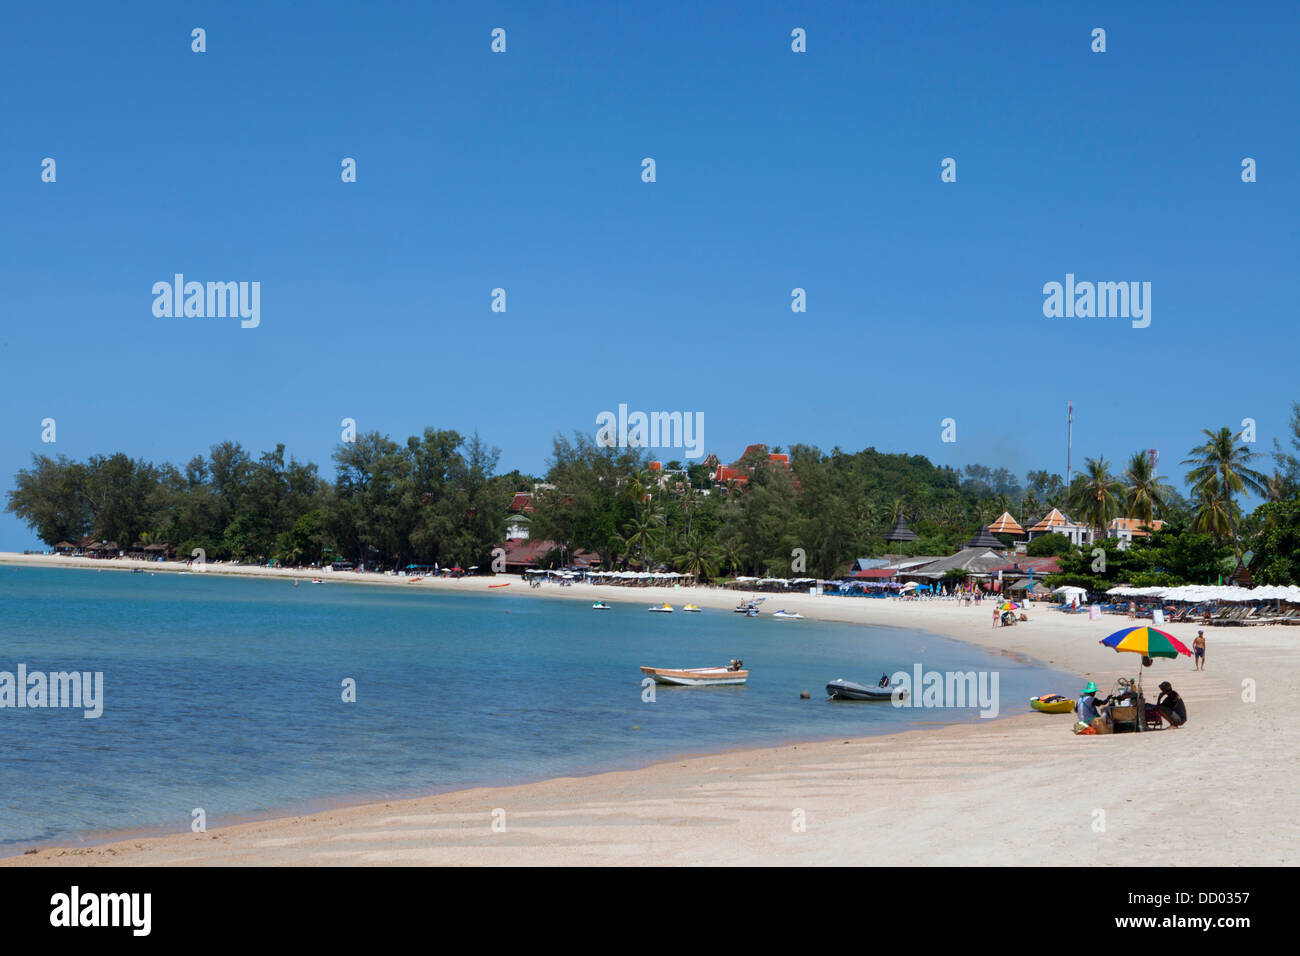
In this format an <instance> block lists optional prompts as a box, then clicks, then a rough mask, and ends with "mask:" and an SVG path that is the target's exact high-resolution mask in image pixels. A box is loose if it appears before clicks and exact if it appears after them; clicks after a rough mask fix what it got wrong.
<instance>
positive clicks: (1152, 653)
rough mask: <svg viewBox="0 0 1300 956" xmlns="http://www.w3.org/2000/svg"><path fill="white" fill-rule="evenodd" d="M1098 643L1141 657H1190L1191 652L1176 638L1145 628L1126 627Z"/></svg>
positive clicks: (1152, 628)
mask: <svg viewBox="0 0 1300 956" xmlns="http://www.w3.org/2000/svg"><path fill="white" fill-rule="evenodd" d="M1098 643H1101V644H1104V645H1106V646H1107V647H1113V648H1115V650H1116V651H1130V652H1132V653H1134V654H1141V655H1142V656H1143V657H1169V658H1176V657H1178V655H1179V654H1186V655H1187V656H1188V657H1191V656H1192V652H1191V651H1189V650H1188V649H1187V646H1186V645H1185V644H1184V643H1183V642H1182V641H1180V640H1179V639H1178V638H1176V637H1174V636H1173V635H1172V634H1167V633H1165V632H1164V631H1161V630H1158V629H1156V628H1154V627H1147V626H1142V627H1126V628H1124V629H1123V630H1122V631H1116V632H1115V633H1114V634H1112V635H1111V636H1110V637H1108V638H1105V639H1104V640H1102V641H1099V642H1098Z"/></svg>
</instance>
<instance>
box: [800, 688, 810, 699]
mask: <svg viewBox="0 0 1300 956" xmlns="http://www.w3.org/2000/svg"><path fill="white" fill-rule="evenodd" d="M810 697H812V694H810V693H808V692H807V691H806V690H801V691H799V699H800V700H808V699H809V698H810Z"/></svg>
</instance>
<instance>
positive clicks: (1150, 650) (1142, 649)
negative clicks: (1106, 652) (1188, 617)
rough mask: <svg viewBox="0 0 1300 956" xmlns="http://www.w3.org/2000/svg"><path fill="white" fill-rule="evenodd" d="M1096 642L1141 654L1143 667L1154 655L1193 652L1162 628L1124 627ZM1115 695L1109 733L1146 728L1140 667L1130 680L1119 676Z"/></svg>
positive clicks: (1111, 708)
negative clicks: (1135, 675)
mask: <svg viewBox="0 0 1300 956" xmlns="http://www.w3.org/2000/svg"><path fill="white" fill-rule="evenodd" d="M1098 643H1100V644H1102V645H1103V646H1105V647H1111V648H1114V649H1115V651H1116V652H1117V653H1118V652H1120V651H1126V652H1128V653H1130V654H1140V655H1142V667H1143V668H1145V667H1149V666H1150V665H1151V663H1152V662H1153V661H1154V659H1155V658H1157V657H1166V658H1169V659H1170V660H1175V659H1177V657H1178V655H1180V654H1185V655H1187V656H1188V657H1191V656H1192V652H1191V651H1190V650H1188V649H1187V646H1186V645H1185V644H1183V642H1182V641H1180V640H1178V638H1176V637H1174V636H1173V635H1172V634H1168V633H1166V632H1165V631H1161V630H1158V629H1156V628H1154V627H1149V626H1142V627H1126V628H1124V629H1123V630H1119V631H1116V632H1115V633H1114V634H1112V635H1110V637H1107V638H1103V639H1102V640H1101V641H1099V642H1098ZM1113 696H1115V697H1116V698H1117V699H1116V700H1115V702H1114V703H1112V704H1111V706H1110V710H1109V713H1108V717H1109V720H1110V731H1111V733H1116V734H1123V733H1141V732H1143V731H1145V730H1148V729H1149V727H1148V725H1147V702H1146V697H1145V696H1144V694H1143V692H1142V670H1141V668H1139V670H1138V674H1137V677H1135V678H1134V679H1133V680H1132V681H1127V680H1124V679H1121V680H1120V682H1119V690H1118V692H1117V693H1116V694H1115V695H1113Z"/></svg>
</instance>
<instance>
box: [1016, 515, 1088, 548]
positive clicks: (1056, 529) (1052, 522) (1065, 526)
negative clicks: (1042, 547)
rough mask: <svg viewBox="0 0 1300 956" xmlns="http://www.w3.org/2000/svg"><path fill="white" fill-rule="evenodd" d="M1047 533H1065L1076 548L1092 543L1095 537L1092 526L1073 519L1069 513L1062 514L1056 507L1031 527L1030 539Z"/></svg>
mask: <svg viewBox="0 0 1300 956" xmlns="http://www.w3.org/2000/svg"><path fill="white" fill-rule="evenodd" d="M1045 534H1063V535H1065V536H1066V537H1067V538H1069V539H1070V543H1071V544H1073V545H1074V546H1075V547H1076V548H1081V547H1083V546H1084V545H1085V544H1092V539H1093V529H1092V528H1089V527H1088V526H1087V525H1082V524H1078V523H1077V522H1074V521H1071V520H1070V518H1069V516H1068V515H1065V514H1062V513H1061V512H1060V511H1059V510H1057V509H1056V508H1053V509H1052V510H1051V511H1049V512H1048V513H1047V514H1046V515H1045V516H1044V517H1043V520H1042V521H1040V522H1038V524H1036V525H1034V526H1033V527H1032V528H1030V529H1029V540H1030V541H1033V540H1034V539H1035V538H1037V537H1041V536H1042V535H1045Z"/></svg>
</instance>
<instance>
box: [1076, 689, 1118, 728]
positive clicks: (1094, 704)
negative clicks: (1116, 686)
mask: <svg viewBox="0 0 1300 956" xmlns="http://www.w3.org/2000/svg"><path fill="white" fill-rule="evenodd" d="M1109 703H1110V697H1109V696H1106V697H1102V698H1100V699H1098V697H1097V682H1096V681H1088V686H1086V687H1085V688H1084V689H1083V693H1082V695H1080V697H1079V706H1078V707H1077V708H1076V710H1077V712H1078V714H1079V720H1081V721H1083V722H1084V723H1088V722H1089V721H1091V720H1093V719H1094V718H1096V717H1098V716H1100V714H1099V713H1098V708H1099V707H1101V706H1103V705H1105V704H1109Z"/></svg>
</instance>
